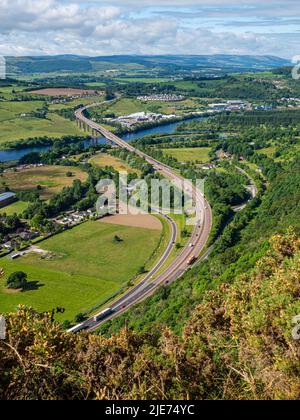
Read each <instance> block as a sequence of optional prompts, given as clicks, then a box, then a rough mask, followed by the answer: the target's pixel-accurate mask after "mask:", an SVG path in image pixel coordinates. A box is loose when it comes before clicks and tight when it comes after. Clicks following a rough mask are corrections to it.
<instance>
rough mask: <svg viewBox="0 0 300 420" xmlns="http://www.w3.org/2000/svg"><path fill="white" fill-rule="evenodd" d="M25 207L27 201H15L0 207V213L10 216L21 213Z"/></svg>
mask: <svg viewBox="0 0 300 420" xmlns="http://www.w3.org/2000/svg"><path fill="white" fill-rule="evenodd" d="M27 207H28V203H25V202H24V201H16V202H15V203H12V204H10V205H9V206H6V207H2V208H0V214H3V213H5V214H6V215H7V216H12V215H13V214H17V215H21V214H22V213H23V212H24V211H25V210H26V208H27Z"/></svg>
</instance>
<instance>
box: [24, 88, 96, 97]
mask: <svg viewBox="0 0 300 420" xmlns="http://www.w3.org/2000/svg"><path fill="white" fill-rule="evenodd" d="M30 93H32V94H38V95H45V96H77V95H78V96H80V95H88V94H90V95H93V94H95V91H94V90H82V89H71V88H49V89H39V90H35V91H32V92H30Z"/></svg>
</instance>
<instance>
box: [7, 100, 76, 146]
mask: <svg viewBox="0 0 300 420" xmlns="http://www.w3.org/2000/svg"><path fill="white" fill-rule="evenodd" d="M42 105H43V103H42V102H39V101H34V102H29V101H28V102H0V123H1V132H0V144H1V143H2V144H4V143H9V142H12V141H16V140H20V139H27V138H32V137H44V136H48V137H52V138H60V137H63V136H68V135H82V133H83V132H82V131H81V130H80V129H79V128H78V127H77V126H76V123H75V122H73V121H69V120H66V119H65V118H63V117H61V116H59V115H57V114H54V113H48V114H47V116H46V118H37V117H35V116H34V115H32V113H34V112H36V111H37V110H38V109H39V108H41V107H42Z"/></svg>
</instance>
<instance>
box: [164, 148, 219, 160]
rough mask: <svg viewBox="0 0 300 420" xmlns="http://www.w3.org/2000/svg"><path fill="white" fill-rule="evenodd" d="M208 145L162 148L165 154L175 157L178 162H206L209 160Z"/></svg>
mask: <svg viewBox="0 0 300 420" xmlns="http://www.w3.org/2000/svg"><path fill="white" fill-rule="evenodd" d="M210 151H211V148H210V147H197V148H196V147H190V148H189V147H187V148H179V149H163V152H164V154H165V155H169V156H172V157H174V158H176V159H177V160H178V161H179V162H197V161H198V162H201V163H207V162H209V161H210V157H209V152H210Z"/></svg>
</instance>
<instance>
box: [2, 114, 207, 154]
mask: <svg viewBox="0 0 300 420" xmlns="http://www.w3.org/2000/svg"><path fill="white" fill-rule="evenodd" d="M191 120H199V121H200V120H203V117H196V118H191V119H190V120H185V121H179V122H178V121H177V122H172V123H169V124H165V125H160V126H158V127H152V128H145V129H143V130H140V131H137V132H136V133H127V134H124V135H122V136H120V137H121V138H122V139H123V140H125V141H128V142H130V141H133V140H136V139H139V138H141V137H145V136H150V135H154V134H173V133H175V132H176V129H177V127H178V126H179V125H180V124H182V123H183V122H187V121H191ZM97 142H98V144H104V143H105V142H106V140H105V139H104V138H103V137H99V138H98V139H97ZM91 144H92V141H91V140H86V141H85V146H86V148H87V149H88V148H89V147H90V146H91ZM52 147H53V146H38V147H27V148H24V149H7V150H0V162H10V161H13V160H19V159H21V158H22V157H23V156H25V155H27V154H28V153H32V152H40V153H42V152H48V151H49V150H51V149H52Z"/></svg>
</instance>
